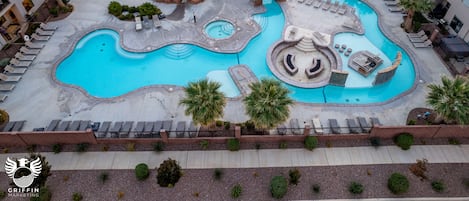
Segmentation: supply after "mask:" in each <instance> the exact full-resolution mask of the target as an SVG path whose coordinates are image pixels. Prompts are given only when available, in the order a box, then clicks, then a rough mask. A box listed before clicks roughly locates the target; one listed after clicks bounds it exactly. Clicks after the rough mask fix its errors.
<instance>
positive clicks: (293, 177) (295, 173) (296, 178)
mask: <svg viewBox="0 0 469 201" xmlns="http://www.w3.org/2000/svg"><path fill="white" fill-rule="evenodd" d="M288 175H289V176H290V184H294V185H297V184H298V183H299V182H300V177H301V173H300V171H299V170H298V169H296V168H295V169H293V170H289V171H288Z"/></svg>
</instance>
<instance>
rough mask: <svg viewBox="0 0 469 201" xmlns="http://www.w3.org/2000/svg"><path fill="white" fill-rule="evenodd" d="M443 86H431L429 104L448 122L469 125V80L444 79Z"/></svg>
mask: <svg viewBox="0 0 469 201" xmlns="http://www.w3.org/2000/svg"><path fill="white" fill-rule="evenodd" d="M441 81H442V83H443V85H441V86H440V85H436V84H430V85H429V86H428V88H430V90H431V91H430V93H429V94H428V96H427V103H428V104H429V105H431V106H432V107H433V109H434V110H435V112H436V113H437V114H438V115H439V116H441V117H442V118H443V119H444V120H446V121H455V122H457V123H460V124H469V80H468V79H467V78H463V77H460V76H458V77H456V79H454V80H450V79H449V78H447V77H442V78H441Z"/></svg>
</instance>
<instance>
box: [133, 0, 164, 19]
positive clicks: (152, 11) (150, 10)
mask: <svg viewBox="0 0 469 201" xmlns="http://www.w3.org/2000/svg"><path fill="white" fill-rule="evenodd" d="M138 12H139V13H140V15H141V16H145V15H150V16H152V15H159V14H161V10H160V9H159V8H158V7H156V6H155V5H153V4H151V3H150V2H146V3H144V4H142V5H140V6H139V7H138Z"/></svg>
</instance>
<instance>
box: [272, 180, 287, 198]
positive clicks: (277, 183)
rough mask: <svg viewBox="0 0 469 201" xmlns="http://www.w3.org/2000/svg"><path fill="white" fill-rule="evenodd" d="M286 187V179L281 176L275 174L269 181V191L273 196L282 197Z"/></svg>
mask: <svg viewBox="0 0 469 201" xmlns="http://www.w3.org/2000/svg"><path fill="white" fill-rule="evenodd" d="M287 188H288V183H287V179H285V177H283V176H275V177H273V178H272V180H271V181H270V193H271V194H272V197H274V198H277V199H280V198H282V197H283V196H284V195H285V194H286V193H287Z"/></svg>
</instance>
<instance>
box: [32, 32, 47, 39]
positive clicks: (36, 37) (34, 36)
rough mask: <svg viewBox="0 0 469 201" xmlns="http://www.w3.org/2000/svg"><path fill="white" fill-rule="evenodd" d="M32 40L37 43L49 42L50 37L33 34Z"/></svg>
mask: <svg viewBox="0 0 469 201" xmlns="http://www.w3.org/2000/svg"><path fill="white" fill-rule="evenodd" d="M31 38H32V39H33V40H37V41H48V40H49V39H50V36H40V35H37V34H35V33H33V34H32V35H31Z"/></svg>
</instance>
